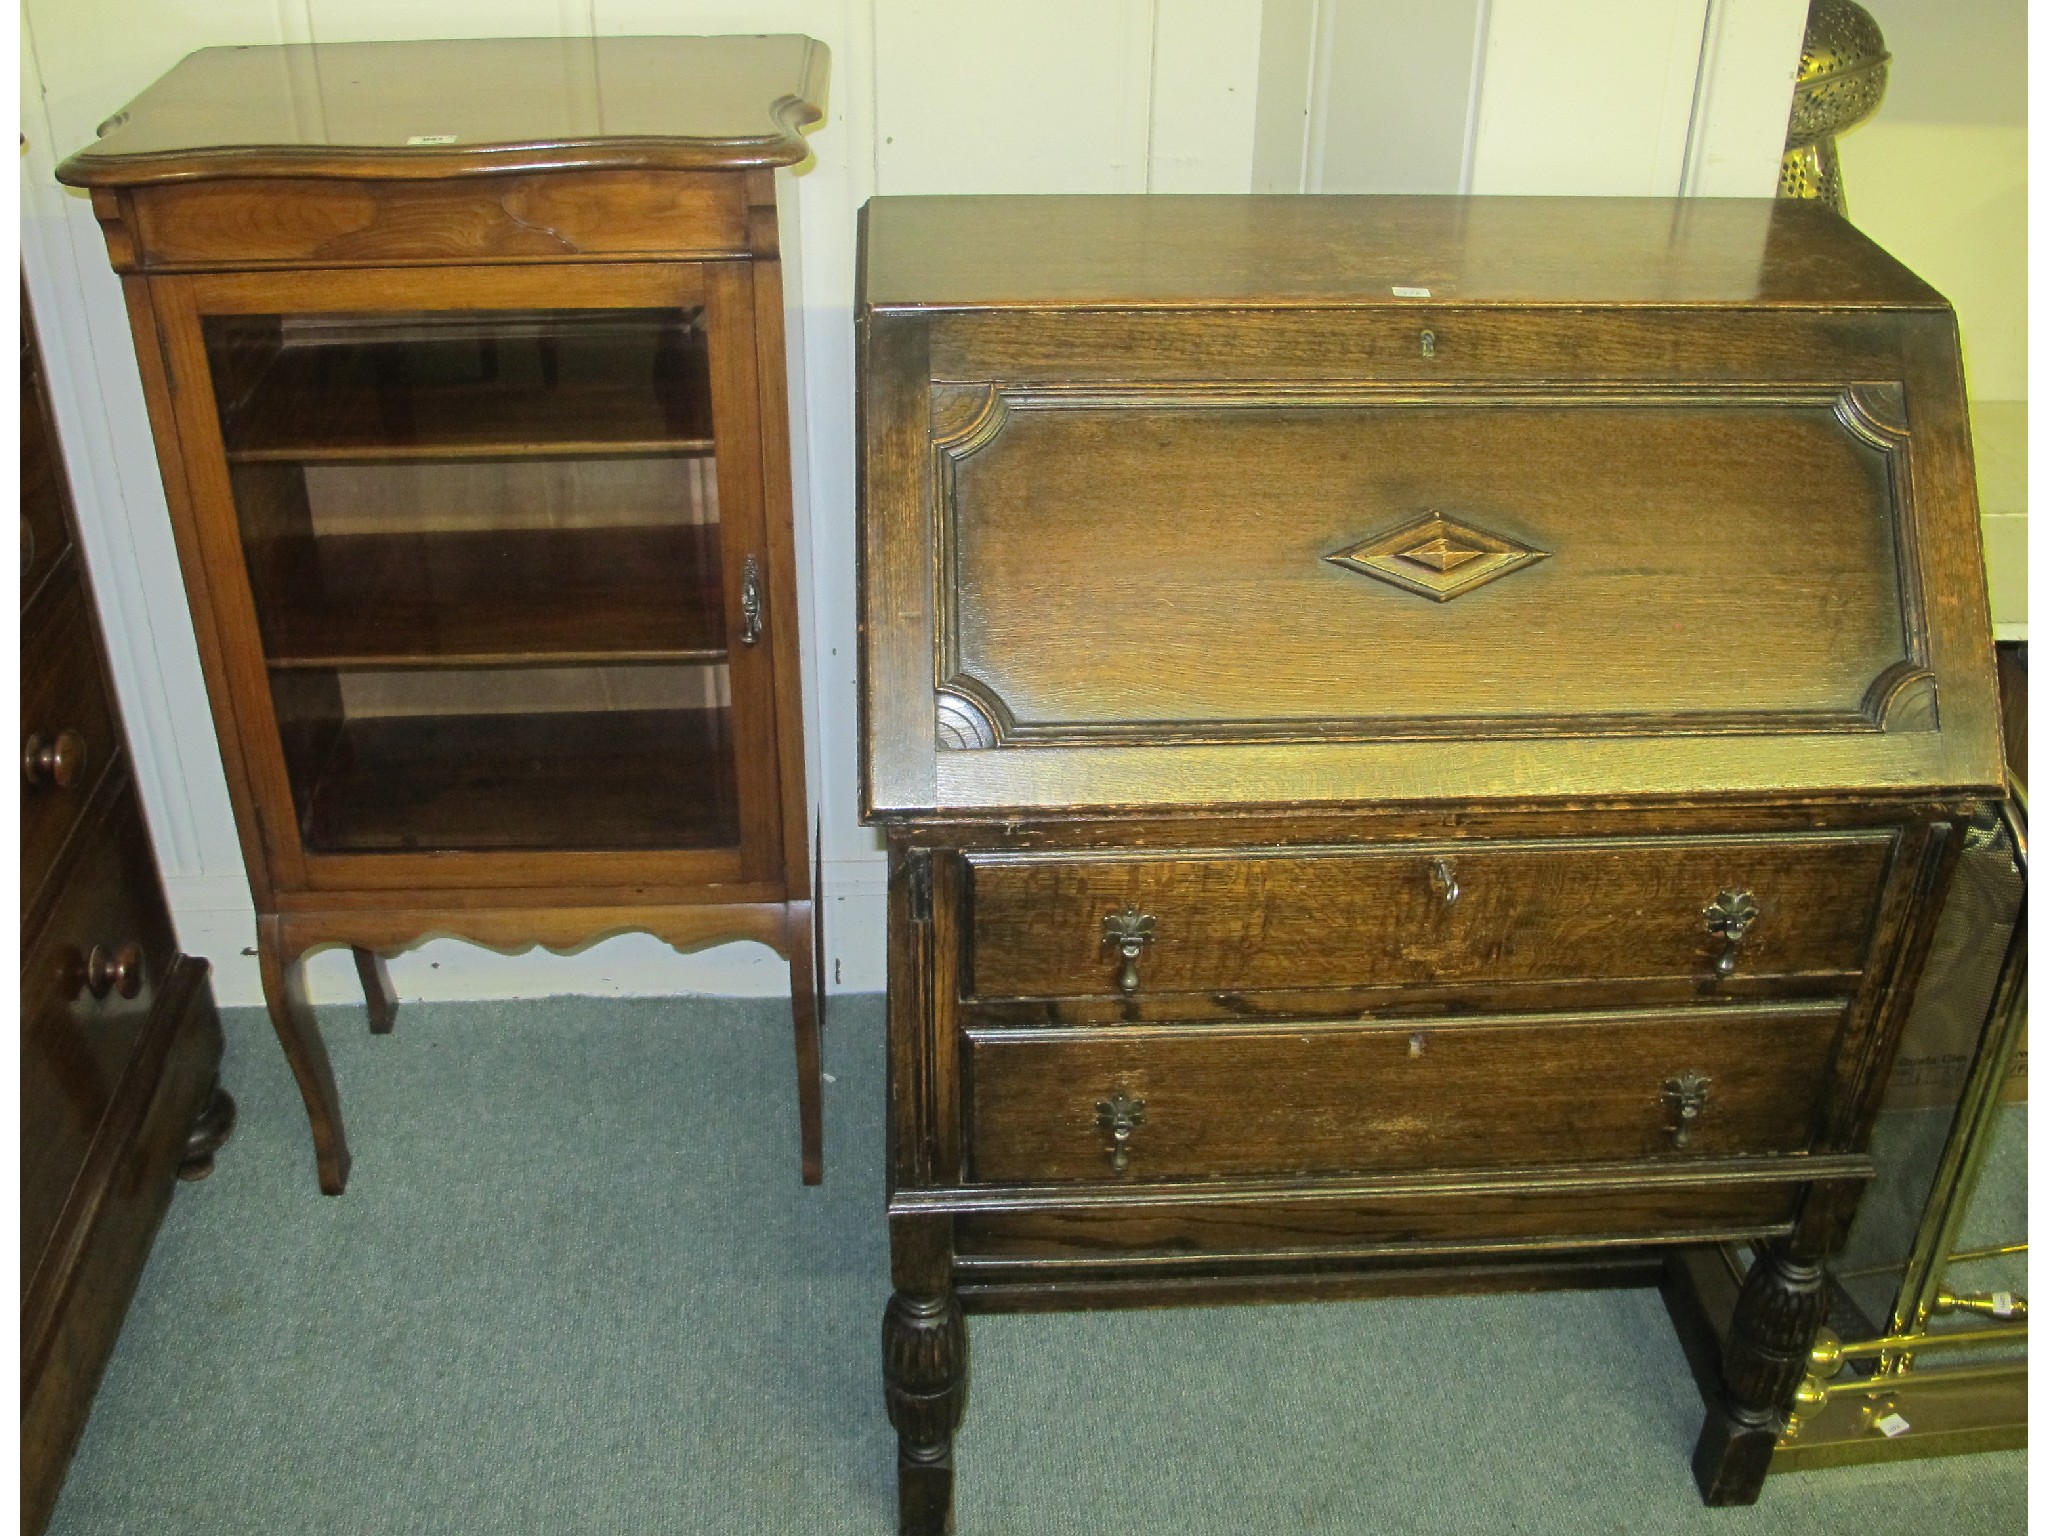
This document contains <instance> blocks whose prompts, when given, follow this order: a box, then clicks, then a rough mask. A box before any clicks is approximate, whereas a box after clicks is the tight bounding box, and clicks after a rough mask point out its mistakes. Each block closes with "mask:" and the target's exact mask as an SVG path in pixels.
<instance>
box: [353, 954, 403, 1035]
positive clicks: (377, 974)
mask: <svg viewBox="0 0 2048 1536" xmlns="http://www.w3.org/2000/svg"><path fill="white" fill-rule="evenodd" d="M352 953H353V954H354V955H355V957H356V979H357V980H359V981H360V982H362V984H363V1001H364V1002H366V1003H368V1004H369V1005H370V1033H371V1034H373V1035H388V1034H390V1033H391V1026H392V1025H393V1024H395V1023H397V1022H398V994H397V992H395V991H393V990H392V986H391V972H390V971H389V970H387V969H385V966H384V957H383V956H382V955H380V954H378V953H377V951H375V950H374V949H357V950H353V951H352Z"/></svg>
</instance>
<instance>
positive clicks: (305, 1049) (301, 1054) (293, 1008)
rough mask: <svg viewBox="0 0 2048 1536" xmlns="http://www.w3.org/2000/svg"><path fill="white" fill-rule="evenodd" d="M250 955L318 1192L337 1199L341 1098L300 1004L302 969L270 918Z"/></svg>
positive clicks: (316, 1031)
mask: <svg viewBox="0 0 2048 1536" xmlns="http://www.w3.org/2000/svg"><path fill="white" fill-rule="evenodd" d="M256 956H257V962H258V964H259V965H260V966H261V967H262V970H263V1001H264V1003H265V1004H266V1005H267V1006H268V1007H269V1009H270V1023H271V1027H272V1028H273V1029H275V1030H276V1031H277V1041H278V1044H279V1045H281V1046H283V1047H284V1056H285V1060H286V1061H288V1062H290V1063H291V1069H292V1076H293V1077H295V1078H297V1079H298V1081H299V1094H300V1096H301V1097H302V1098H304V1099H305V1101H306V1118H307V1119H308V1120H309V1121H310V1122H311V1123H312V1127H313V1160H314V1163H315V1164H316V1166H317V1167H318V1169H319V1172H320V1189H321V1192H322V1193H323V1194H329V1195H338V1194H340V1193H341V1192H342V1190H344V1189H346V1188H347V1187H348V1170H349V1152H348V1137H347V1135H346V1133H345V1132H344V1131H343V1130H342V1126H341V1095H340V1093H339V1092H338V1091H337V1090H336V1088H335V1086H334V1067H333V1064H332V1063H331V1062H329V1061H328V1059H327V1044H326V1042H325V1041H323V1040H322V1039H321V1038H320V1025H319V1022H318V1021H317V1020H316V1019H315V1018H314V1017H313V1008H312V1005H311V1004H310V1003H308V1002H307V1001H306V967H305V964H304V962H303V960H302V959H301V958H300V956H298V955H297V954H292V955H287V954H286V953H285V952H284V935H283V932H282V925H281V924H280V923H279V921H278V919H277V918H276V917H274V916H269V915H264V916H259V917H258V918H257V919H256Z"/></svg>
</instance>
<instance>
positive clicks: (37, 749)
mask: <svg viewBox="0 0 2048 1536" xmlns="http://www.w3.org/2000/svg"><path fill="white" fill-rule="evenodd" d="M85 759H86V750H85V738H84V737H83V736H81V735H79V734H78V732H76V731H59V732H58V733H57V734H56V736H55V737H49V736H45V735H44V734H43V733H42V732H41V731H31V732H30V733H29V738H28V740H27V741H25V742H23V743H22V744H21V777H22V782H23V783H25V784H27V785H28V787H29V788H30V789H69V788H70V787H71V786H72V785H73V784H75V783H77V782H78V776H79V775H80V774H82V773H84V772H85Z"/></svg>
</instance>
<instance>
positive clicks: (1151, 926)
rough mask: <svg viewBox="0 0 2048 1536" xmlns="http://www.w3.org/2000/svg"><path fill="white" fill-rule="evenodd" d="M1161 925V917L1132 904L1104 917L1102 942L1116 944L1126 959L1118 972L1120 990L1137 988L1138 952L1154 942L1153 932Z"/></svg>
mask: <svg viewBox="0 0 2048 1536" xmlns="http://www.w3.org/2000/svg"><path fill="white" fill-rule="evenodd" d="M1158 927H1159V919H1158V918H1156V917H1154V916H1153V915H1152V914H1151V913H1149V912H1140V911H1139V910H1138V909H1137V908H1136V907H1130V906H1127V907H1125V908H1124V909H1123V911H1121V912H1112V913H1110V914H1109V916H1107V917H1105V918H1104V919H1103V920H1102V942H1103V943H1104V944H1107V945H1110V946H1111V947H1112V948H1114V949H1115V950H1116V952H1117V955H1118V956H1119V958H1121V959H1122V961H1123V964H1122V965H1121V966H1120V967H1119V968H1118V970H1117V975H1116V984H1117V986H1118V988H1119V989H1120V990H1122V991H1124V992H1135V991H1137V990H1138V956H1139V955H1140V954H1141V953H1142V952H1143V951H1144V948H1145V946H1146V945H1147V944H1150V943H1151V942H1152V935H1153V934H1154V932H1155V931H1157V929H1158Z"/></svg>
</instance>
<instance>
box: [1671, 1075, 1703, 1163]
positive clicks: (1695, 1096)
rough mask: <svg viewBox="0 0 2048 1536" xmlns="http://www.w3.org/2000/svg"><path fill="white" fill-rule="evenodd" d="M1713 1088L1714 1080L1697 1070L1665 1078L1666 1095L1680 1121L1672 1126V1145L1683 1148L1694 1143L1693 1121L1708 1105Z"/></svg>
mask: <svg viewBox="0 0 2048 1536" xmlns="http://www.w3.org/2000/svg"><path fill="white" fill-rule="evenodd" d="M1713 1088H1714V1080H1713V1079H1712V1078H1711V1077H1703V1076H1702V1075H1701V1074H1699V1073H1697V1072H1683V1073H1680V1074H1679V1075H1678V1076H1677V1077H1672V1078H1666V1079H1665V1081H1664V1097H1665V1098H1666V1099H1667V1100H1669V1101H1670V1103H1671V1106H1672V1108H1674V1109H1676V1110H1677V1111H1678V1123H1677V1124H1676V1125H1674V1126H1672V1127H1671V1145H1672V1146H1674V1147H1678V1148H1681V1149H1682V1148H1685V1147H1689V1146H1691V1145H1692V1128H1693V1122H1694V1121H1696V1120H1698V1119H1699V1117H1700V1112H1701V1111H1702V1110H1704V1109H1705V1108H1706V1107H1707V1096H1708V1095H1709V1094H1710V1093H1712V1091H1713Z"/></svg>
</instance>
